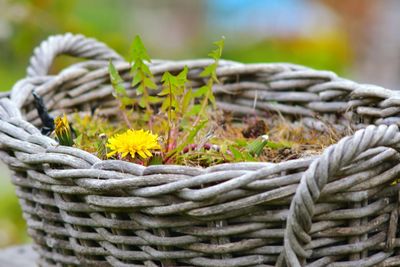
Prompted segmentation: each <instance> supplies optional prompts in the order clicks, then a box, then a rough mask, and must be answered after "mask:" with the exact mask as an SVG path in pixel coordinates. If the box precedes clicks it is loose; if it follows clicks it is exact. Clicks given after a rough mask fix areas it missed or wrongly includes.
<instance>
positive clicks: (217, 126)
mask: <svg viewBox="0 0 400 267" xmlns="http://www.w3.org/2000/svg"><path fill="white" fill-rule="evenodd" d="M73 117H74V119H73V125H74V128H75V129H76V130H77V132H78V135H77V136H78V137H77V139H76V140H75V146H76V147H78V148H81V149H84V150H86V151H88V152H90V153H93V154H97V155H98V156H99V157H100V158H103V159H107V152H108V151H107V145H106V144H107V139H106V138H105V137H108V138H109V137H111V136H113V135H114V134H116V133H121V132H124V131H126V130H127V129H128V127H127V126H124V124H115V123H110V121H108V120H106V119H105V118H104V117H101V116H92V117H89V116H83V117H81V116H79V115H75V116H73ZM133 121H134V120H133ZM153 127H154V128H153V133H157V134H158V135H159V136H160V138H159V142H160V146H161V148H162V150H161V151H153V153H152V154H153V158H150V159H147V160H142V159H140V158H132V157H126V158H122V157H118V156H117V157H115V156H114V157H112V158H114V159H115V158H116V159H122V160H127V161H131V162H135V163H139V164H143V165H150V164H181V165H187V166H202V167H208V166H212V165H216V164H221V163H229V162H243V161H261V162H274V163H277V162H282V161H287V160H292V159H298V158H302V157H308V156H312V155H317V154H320V153H321V152H322V151H323V149H325V148H326V147H327V146H329V145H331V144H334V143H336V142H337V141H338V140H339V139H340V138H341V137H343V135H341V134H339V133H337V132H336V131H334V130H333V128H328V129H329V130H328V131H327V132H319V131H316V130H310V129H309V128H307V127H305V126H304V125H303V124H302V123H301V121H298V122H297V123H292V122H289V121H288V120H286V119H284V118H283V117H282V116H278V115H271V116H269V117H268V118H260V117H254V116H253V117H247V118H244V119H243V118H240V119H238V118H234V117H233V116H232V114H230V113H226V112H224V113H222V112H215V113H213V114H211V115H210V118H209V122H208V124H207V127H204V128H203V129H201V130H200V131H199V133H198V134H197V136H196V137H195V138H194V139H193V142H191V143H189V144H187V145H185V147H183V148H182V149H181V151H179V153H177V154H175V155H174V157H170V158H169V159H168V158H167V153H168V152H167V151H165V150H166V149H165V148H166V145H165V140H166V135H165V134H164V135H163V134H162V133H161V134H160V133H159V131H157V129H162V127H161V126H160V128H157V125H154V126H153ZM134 128H135V129H137V128H139V129H140V128H145V125H143V124H142V125H135V126H134ZM164 128H165V126H164ZM178 141H181V140H178ZM260 146H261V148H260ZM175 148H176V147H175Z"/></svg>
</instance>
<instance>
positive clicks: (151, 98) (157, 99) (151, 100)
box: [148, 96, 162, 104]
mask: <svg viewBox="0 0 400 267" xmlns="http://www.w3.org/2000/svg"><path fill="white" fill-rule="evenodd" d="M148 101H149V103H150V104H158V103H161V102H162V98H160V97H157V96H149V97H148Z"/></svg>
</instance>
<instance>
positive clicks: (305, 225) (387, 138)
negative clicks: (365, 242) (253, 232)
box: [277, 125, 400, 267]
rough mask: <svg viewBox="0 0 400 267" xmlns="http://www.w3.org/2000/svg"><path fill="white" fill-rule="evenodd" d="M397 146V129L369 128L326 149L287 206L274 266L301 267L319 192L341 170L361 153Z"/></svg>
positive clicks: (398, 135)
mask: <svg viewBox="0 0 400 267" xmlns="http://www.w3.org/2000/svg"><path fill="white" fill-rule="evenodd" d="M399 142H400V133H399V129H398V127H397V125H391V126H386V125H380V126H374V125H370V126H368V127H367V128H365V129H362V130H359V131H357V132H356V133H355V134H354V135H353V136H348V137H345V138H343V139H342V140H340V141H339V143H337V144H335V145H332V146H330V147H329V148H327V149H326V150H325V151H324V153H323V154H322V155H321V157H319V158H318V159H316V160H314V161H313V162H312V163H311V165H310V166H309V168H308V169H307V171H306V172H305V173H304V174H303V177H302V178H301V181H300V184H299V186H298V188H297V190H296V194H295V196H294V198H293V200H292V203H291V205H290V210H289V215H288V219H287V224H286V230H285V235H284V248H283V251H282V254H281V255H280V257H279V260H278V262H277V266H280V267H282V266H290V267H300V266H302V264H301V262H302V261H303V260H304V259H305V258H307V257H309V256H310V255H308V254H309V253H308V252H307V251H305V250H304V246H305V245H306V244H308V243H309V242H311V237H310V236H309V234H308V233H309V231H310V229H311V225H312V217H313V214H314V208H315V204H316V202H317V200H318V198H319V196H320V193H321V191H322V189H323V188H324V187H325V185H326V184H327V183H328V182H329V178H330V177H332V176H334V175H335V174H336V173H337V172H338V171H339V170H340V169H342V168H343V167H345V166H348V165H349V164H351V162H352V160H353V159H354V158H355V157H357V156H358V155H360V154H361V153H362V152H364V151H366V150H368V149H370V148H374V147H378V146H386V147H393V148H394V147H395V146H396V145H397V144H398V143H399Z"/></svg>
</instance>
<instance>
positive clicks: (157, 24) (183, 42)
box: [0, 0, 400, 247]
mask: <svg viewBox="0 0 400 267" xmlns="http://www.w3.org/2000/svg"><path fill="white" fill-rule="evenodd" d="M399 7H400V1H394V0H388V1H363V0H349V1H334V0H320V1H317V0H314V1H313V0H271V1H263V0H253V1H247V0H219V1H212V0H204V1H199V0H169V1H157V0H120V1H113V0H86V1H76V0H69V1H63V0H54V1H53V0H30V1H28V0H25V1H12V0H0V90H2V91H7V90H10V89H11V88H12V86H13V84H14V83H15V82H16V81H17V80H18V79H21V78H23V77H24V76H25V71H26V68H27V66H28V62H29V57H30V56H31V54H32V50H33V49H34V47H36V46H37V45H38V44H39V43H40V42H41V41H42V40H44V39H46V38H47V37H48V36H49V35H52V34H58V33H64V32H73V33H82V34H84V35H87V36H90V37H95V38H97V39H98V40H101V41H104V42H105V43H107V44H108V45H109V46H110V47H112V48H114V49H115V50H116V51H117V52H119V53H120V54H122V55H123V56H126V55H127V53H128V48H129V45H130V43H131V41H132V40H133V38H134V36H135V35H137V34H139V35H140V36H141V37H142V39H143V41H144V43H145V45H146V47H147V48H148V51H149V54H150V55H151V57H153V58H164V59H187V58H198V57H205V56H206V55H207V51H209V50H210V48H211V47H212V41H213V40H216V39H219V38H220V36H222V35H224V36H225V37H226V46H225V50H224V58H227V59H232V60H238V61H242V62H292V63H298V64H304V65H307V66H310V67H313V68H317V69H324V70H325V69H326V70H332V71H335V72H337V73H339V74H340V75H342V76H345V77H348V78H351V79H356V80H358V81H362V82H371V83H376V84H380V85H384V86H387V87H391V88H397V86H398V84H400V83H399V77H400V75H398V74H399V73H400V64H399V62H400V52H399V51H400V45H399V44H400V40H399V38H400V37H397V36H399V35H398V34H395V33H396V32H395V31H396V30H397V29H396V28H395V25H399V23H400V21H399V18H398V17H399V16H396V12H398V11H399ZM397 14H398V13H397ZM397 22H398V23H397ZM396 23H397V24H396ZM64 64H65V62H64ZM57 65H58V69H60V68H62V66H63V62H59V61H58V62H57ZM56 69H57V67H56ZM25 232H26V230H25V225H24V222H23V220H22V216H21V211H20V208H19V206H18V202H17V199H16V197H15V193H14V188H13V187H12V185H11V184H10V182H9V173H8V172H7V170H6V169H5V167H4V166H1V167H0V247H5V246H9V245H12V244H18V243H24V242H28V240H29V238H28V237H27V236H26V234H25Z"/></svg>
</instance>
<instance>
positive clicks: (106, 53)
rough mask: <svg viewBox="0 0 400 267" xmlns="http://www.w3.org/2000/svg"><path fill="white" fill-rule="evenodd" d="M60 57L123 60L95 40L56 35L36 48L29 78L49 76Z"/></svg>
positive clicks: (28, 70)
mask: <svg viewBox="0 0 400 267" xmlns="http://www.w3.org/2000/svg"><path fill="white" fill-rule="evenodd" d="M58 55H70V56H75V57H80V58H86V59H97V60H110V59H113V60H118V61H122V60H123V59H122V57H121V56H120V55H118V54H117V53H116V52H115V51H114V50H112V49H111V48H109V47H108V46H106V45H105V44H104V43H102V42H99V41H97V40H95V39H93V38H87V37H85V36H83V35H81V34H71V33H66V34H60V35H54V36H50V37H49V38H48V39H47V40H45V41H43V42H42V43H41V44H40V45H39V46H38V47H37V48H35V50H34V53H33V55H32V57H31V59H30V65H29V67H28V69H27V75H28V77H36V76H43V75H47V74H48V73H49V70H50V67H51V65H52V64H53V61H54V59H55V58H56V57H57V56H58Z"/></svg>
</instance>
